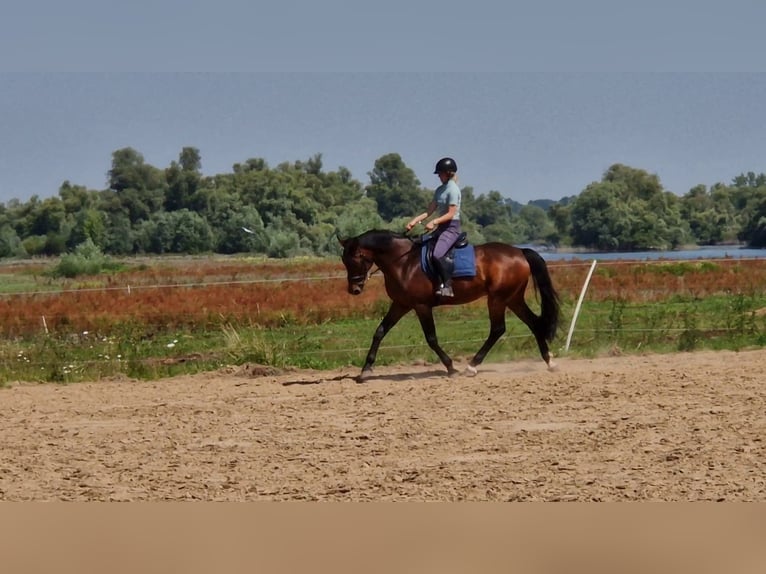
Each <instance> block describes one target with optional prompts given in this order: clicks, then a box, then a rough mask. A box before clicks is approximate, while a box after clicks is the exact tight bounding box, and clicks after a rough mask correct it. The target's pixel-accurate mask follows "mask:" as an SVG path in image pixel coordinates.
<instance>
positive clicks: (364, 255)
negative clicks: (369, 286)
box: [338, 237, 373, 295]
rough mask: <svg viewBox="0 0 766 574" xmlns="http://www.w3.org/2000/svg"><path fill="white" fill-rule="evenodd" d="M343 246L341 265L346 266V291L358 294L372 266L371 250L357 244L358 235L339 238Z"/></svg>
mask: <svg viewBox="0 0 766 574" xmlns="http://www.w3.org/2000/svg"><path fill="white" fill-rule="evenodd" d="M338 241H340V244H341V246H342V247H343V255H342V256H341V257H342V259H343V265H345V266H346V272H347V274H348V292H349V293H351V294H352V295H359V294H360V293H361V292H362V290H364V284H365V283H367V279H369V276H370V269H371V268H372V263H373V261H372V252H371V251H370V250H369V249H365V248H364V247H362V246H361V245H360V244H359V238H358V237H352V238H351V239H340V237H339V238H338Z"/></svg>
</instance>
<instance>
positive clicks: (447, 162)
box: [434, 157, 457, 173]
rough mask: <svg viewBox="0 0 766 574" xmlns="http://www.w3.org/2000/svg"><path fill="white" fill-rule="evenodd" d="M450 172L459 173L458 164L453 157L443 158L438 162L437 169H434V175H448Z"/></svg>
mask: <svg viewBox="0 0 766 574" xmlns="http://www.w3.org/2000/svg"><path fill="white" fill-rule="evenodd" d="M448 171H451V172H452V173H457V164H456V163H455V160H454V159H452V158H451V157H443V158H441V159H440V160H439V161H437V162H436V169H434V173H446V172H448Z"/></svg>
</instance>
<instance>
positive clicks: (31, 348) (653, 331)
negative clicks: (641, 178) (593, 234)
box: [0, 294, 766, 385]
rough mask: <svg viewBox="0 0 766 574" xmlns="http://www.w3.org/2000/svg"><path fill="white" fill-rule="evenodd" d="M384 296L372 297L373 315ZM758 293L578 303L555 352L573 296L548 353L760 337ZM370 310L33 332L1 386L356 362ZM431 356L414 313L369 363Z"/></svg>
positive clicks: (450, 325) (4, 349) (471, 313)
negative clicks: (276, 323)
mask: <svg viewBox="0 0 766 574" xmlns="http://www.w3.org/2000/svg"><path fill="white" fill-rule="evenodd" d="M384 308H385V305H381V313H380V317H382V316H383V312H384ZM763 309H766V295H764V294H754V295H738V294H736V295H730V296H716V297H708V298H704V299H694V298H684V297H672V298H671V299H670V300H668V301H665V302H661V303H640V304H638V303H629V302H626V301H619V300H614V301H609V302H587V301H586V303H585V304H584V305H583V307H582V309H581V312H580V315H579V317H578V319H577V324H576V328H575V330H574V333H573V337H572V341H571V345H570V348H569V350H568V352H566V353H565V352H564V346H565V342H566V337H567V333H568V331H569V327H570V323H571V318H572V313H573V310H574V302H573V301H565V302H564V303H563V306H562V322H561V326H560V330H559V335H558V337H557V339H556V340H555V341H554V343H553V344H552V345H551V350H552V351H553V353H554V355H557V356H561V355H567V356H572V357H594V356H599V355H604V354H615V353H619V354H635V353H644V352H657V353H667V352H677V351H695V350H702V349H716V350H722V349H731V350H738V349H744V348H753V347H763V346H764V345H766V315H764V314H763V312H762V311H761V312H760V313H759V312H758V311H759V310H763ZM435 318H436V327H437V333H438V336H439V342H440V343H441V345H442V346H443V347H444V349H445V351H447V353H449V354H450V355H451V356H452V357H453V358H454V359H464V360H467V359H469V358H470V357H471V356H472V355H473V354H474V353H475V352H476V350H478V348H479V347H480V346H481V345H482V343H483V341H484V340H485V338H486V336H487V333H488V329H489V322H488V319H487V314H486V309H485V308H484V307H483V306H482V305H468V306H463V307H445V308H437V309H436V310H435ZM378 322H379V319H374V320H370V319H348V320H344V321H337V322H325V323H322V324H317V325H307V326H300V325H295V324H294V323H292V322H290V321H286V322H285V324H284V326H282V327H280V328H276V329H264V328H262V327H258V326H253V325H251V324H246V323H242V324H236V325H226V326H225V327H224V328H222V329H220V330H216V331H204V330H201V329H200V330H195V329H189V330H184V331H173V330H158V329H157V328H156V327H152V328H147V327H144V326H142V325H138V324H131V323H124V324H118V325H113V326H110V327H109V332H103V333H89V332H86V333H64V332H56V333H49V334H43V333H40V334H38V335H35V336H33V337H29V338H19V339H15V340H6V341H3V342H2V343H0V385H1V384H3V383H7V382H9V381H32V382H34V381H38V382H58V383H69V382H77V381H84V380H96V379H101V378H108V377H114V376H127V377H131V378H138V379H158V378H162V377H168V376H173V375H178V374H183V373H195V372H203V371H210V370H215V369H218V368H221V367H223V366H227V365H243V364H248V363H250V364H252V363H256V364H261V365H268V366H273V367H277V368H287V367H299V368H312V369H332V368H338V367H345V366H348V367H352V368H359V367H361V364H362V363H363V361H364V358H365V356H366V353H367V349H368V348H369V345H370V342H371V339H372V335H373V333H374V331H375V329H376V327H377V325H378ZM506 324H507V331H506V334H505V335H504V337H503V338H502V339H501V340H500V341H499V342H498V343H497V345H496V346H495V348H494V349H493V350H492V351H491V352H490V354H489V355H488V357H487V359H486V360H487V361H509V360H514V359H520V358H527V359H538V358H539V353H538V350H537V345H536V344H535V341H534V338H533V337H532V335H531V333H530V332H529V330H528V329H527V328H526V326H525V325H523V324H522V323H521V321H519V320H518V319H517V318H516V317H515V316H512V315H510V314H508V315H507V320H506ZM413 361H427V362H430V363H433V364H437V363H438V359H437V358H436V355H435V354H434V353H433V351H431V349H430V348H429V347H428V345H427V344H426V342H425V340H424V337H423V334H422V332H421V329H420V325H419V323H418V321H417V318H416V317H415V315H414V313H410V314H409V315H407V316H406V317H405V318H403V319H402V320H401V321H400V323H399V324H398V325H397V326H396V327H395V328H394V329H393V330H392V331H391V332H390V333H389V334H388V335H387V336H386V338H385V339H384V340H383V343H382V345H381V347H380V351H379V353H378V357H377V361H376V364H378V365H387V364H394V363H409V362H413Z"/></svg>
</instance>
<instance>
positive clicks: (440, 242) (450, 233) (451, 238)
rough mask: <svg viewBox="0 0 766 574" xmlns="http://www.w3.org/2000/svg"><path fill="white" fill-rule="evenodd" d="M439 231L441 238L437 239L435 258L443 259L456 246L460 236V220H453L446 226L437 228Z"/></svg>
mask: <svg viewBox="0 0 766 574" xmlns="http://www.w3.org/2000/svg"><path fill="white" fill-rule="evenodd" d="M437 231H438V233H439V236H438V237H437V239H436V245H434V258H435V259H441V258H442V257H444V256H445V255H446V254H447V251H449V248H450V247H452V245H454V243H455V241H456V240H457V236H458V235H460V220H459V219H457V220H455V219H453V220H452V221H450V222H449V223H447V224H446V225H443V226H442V225H440V226H439V227H437Z"/></svg>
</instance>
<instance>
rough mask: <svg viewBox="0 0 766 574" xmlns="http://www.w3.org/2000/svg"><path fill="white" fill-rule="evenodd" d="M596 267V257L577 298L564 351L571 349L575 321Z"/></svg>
mask: <svg viewBox="0 0 766 574" xmlns="http://www.w3.org/2000/svg"><path fill="white" fill-rule="evenodd" d="M595 268H596V260H595V259H594V260H593V263H592V264H591V266H590V271H588V276H587V277H586V278H585V283H583V285H582V289H581V290H580V298H579V299H578V300H577V305H576V306H575V310H574V315H572V323H571V324H570V325H569V334H567V343H566V345H565V346H564V351H569V343H571V342H572V333H574V328H575V323H576V322H577V315H579V314H580V306H581V305H582V300H583V299H584V298H585V292H586V291H587V290H588V284H589V283H590V278H591V277H592V276H593V270H594V269H595Z"/></svg>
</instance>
